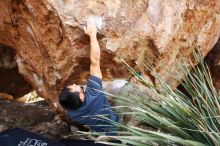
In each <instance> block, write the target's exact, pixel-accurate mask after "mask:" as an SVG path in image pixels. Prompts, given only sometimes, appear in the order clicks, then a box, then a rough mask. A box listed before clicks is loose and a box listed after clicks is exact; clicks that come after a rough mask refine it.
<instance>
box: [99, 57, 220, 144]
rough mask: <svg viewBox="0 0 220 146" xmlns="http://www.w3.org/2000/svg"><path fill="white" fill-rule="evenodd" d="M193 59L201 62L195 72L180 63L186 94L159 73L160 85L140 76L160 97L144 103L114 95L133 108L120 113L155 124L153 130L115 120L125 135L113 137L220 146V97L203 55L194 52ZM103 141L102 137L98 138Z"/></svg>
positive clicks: (133, 141)
mask: <svg viewBox="0 0 220 146" xmlns="http://www.w3.org/2000/svg"><path fill="white" fill-rule="evenodd" d="M194 59H195V60H196V61H197V62H198V63H199V65H198V66H197V67H196V68H194V69H193V71H190V70H189V69H188V65H186V63H184V62H181V61H180V62H178V63H179V70H180V71H181V72H182V74H183V75H184V78H185V79H184V81H179V80H178V79H177V81H178V82H179V83H180V84H181V85H182V87H183V88H184V93H183V92H182V91H180V90H178V89H175V90H173V89H172V88H171V87H170V86H169V85H168V84H167V83H166V82H165V81H164V80H163V78H161V77H160V76H159V75H158V74H156V73H155V78H156V79H157V80H158V81H159V82H160V88H157V87H154V86H152V85H148V84H147V82H145V80H144V79H143V78H142V77H141V76H138V75H137V76H138V77H139V79H141V80H142V82H143V83H144V84H145V85H146V86H148V88H149V89H151V90H154V91H155V90H156V91H157V94H156V96H157V98H158V99H159V100H155V101H151V102H145V99H143V98H141V97H134V98H132V99H130V98H129V99H127V98H126V97H121V96H115V98H116V99H117V100H119V101H120V102H121V103H123V105H127V107H128V108H129V109H130V110H131V111H130V112H126V113H121V114H127V113H129V114H131V115H132V116H135V117H136V118H138V119H140V120H141V121H142V122H143V123H145V124H147V125H150V126H151V127H154V130H147V129H140V128H138V127H131V126H128V125H125V124H121V123H114V124H116V125H118V127H120V129H121V132H123V133H124V134H122V135H118V136H113V137H110V138H112V139H116V140H120V141H122V142H124V143H126V144H132V145H138V146H139V145H154V144H155V143H157V144H159V145H174V144H180V145H186V146H189V145H192V146H199V145H201V146H203V145H209V146H220V110H219V108H220V98H219V95H218V94H217V92H216V90H215V88H214V86H213V83H212V79H211V76H210V72H209V70H208V67H207V65H206V64H205V63H204V60H203V58H202V57H201V56H200V55H196V53H194ZM125 64H126V63H125ZM188 64H191V65H192V62H188ZM128 67H129V66H128ZM129 70H130V71H131V72H132V73H133V74H135V75H136V73H135V71H134V70H132V69H131V68H129ZM173 78H175V76H173ZM148 96H151V95H147V94H146V98H147V97H148ZM134 103H135V104H134ZM125 133H126V134H125ZM100 141H102V139H99V142H100ZM105 143H107V144H111V145H113V144H114V143H111V142H105ZM114 145H123V144H114Z"/></svg>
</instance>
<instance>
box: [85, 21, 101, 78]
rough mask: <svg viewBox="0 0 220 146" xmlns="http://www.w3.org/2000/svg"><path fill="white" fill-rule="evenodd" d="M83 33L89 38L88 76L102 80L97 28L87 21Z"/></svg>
mask: <svg viewBox="0 0 220 146" xmlns="http://www.w3.org/2000/svg"><path fill="white" fill-rule="evenodd" d="M84 31H85V33H86V34H87V35H88V36H89V37H90V45H91V46H90V47H91V48H90V61H91V64H90V74H91V75H94V76H97V77H99V78H101V79H102V72H101V69H100V54H101V52H100V47H99V43H98V40H97V38H96V34H97V28H96V24H95V23H94V22H91V21H87V26H86V27H84Z"/></svg>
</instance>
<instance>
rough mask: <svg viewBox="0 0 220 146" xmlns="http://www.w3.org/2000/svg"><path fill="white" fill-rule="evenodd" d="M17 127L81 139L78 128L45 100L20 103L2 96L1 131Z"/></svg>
mask: <svg viewBox="0 0 220 146" xmlns="http://www.w3.org/2000/svg"><path fill="white" fill-rule="evenodd" d="M15 127H19V128H23V129H26V130H29V131H31V132H33V133H37V134H40V135H43V136H45V137H47V138H50V139H56V140H57V139H61V138H73V139H79V136H77V134H76V131H77V130H78V129H77V128H76V127H75V126H73V125H72V126H71V125H69V124H67V123H66V122H64V121H62V120H61V118H60V117H59V116H56V115H55V113H54V112H53V111H52V110H51V108H49V106H48V104H47V103H46V102H45V101H39V102H35V103H19V102H16V101H9V100H4V99H1V98H0V132H2V131H5V130H8V129H11V128H15ZM80 138H83V137H82V136H80Z"/></svg>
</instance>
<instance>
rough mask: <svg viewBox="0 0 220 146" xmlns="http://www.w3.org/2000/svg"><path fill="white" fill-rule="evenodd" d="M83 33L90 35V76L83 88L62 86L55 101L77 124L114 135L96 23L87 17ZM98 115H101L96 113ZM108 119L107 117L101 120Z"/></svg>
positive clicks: (115, 129) (114, 129) (112, 114)
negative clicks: (57, 99)
mask: <svg viewBox="0 0 220 146" xmlns="http://www.w3.org/2000/svg"><path fill="white" fill-rule="evenodd" d="M84 32H85V34H87V35H88V36H89V37H90V45H91V48H90V61H91V64H90V76H89V78H88V81H87V87H86V89H85V91H84V88H83V87H82V86H79V85H75V84H73V85H69V86H66V87H64V88H63V90H62V91H61V94H60V96H59V102H60V104H61V105H62V106H63V108H64V109H66V110H67V113H68V116H69V117H70V118H71V119H73V121H74V122H76V123H77V124H81V125H85V126H89V127H90V128H91V130H92V131H95V132H103V133H105V134H106V135H115V134H116V131H117V126H115V125H114V124H113V123H112V121H113V122H117V121H119V117H118V115H117V114H116V113H114V112H113V110H112V109H111V106H110V104H109V101H108V99H107V97H106V96H105V94H104V93H103V86H102V72H101V69H100V54H101V51H100V46H99V43H98V41H97V38H96V34H97V27H96V24H95V23H94V22H93V21H91V20H88V21H87V26H86V27H84ZM100 115H102V116H100ZM105 118H108V119H109V120H104V119H105Z"/></svg>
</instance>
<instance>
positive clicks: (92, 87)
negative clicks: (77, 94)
mask: <svg viewBox="0 0 220 146" xmlns="http://www.w3.org/2000/svg"><path fill="white" fill-rule="evenodd" d="M100 91H101V92H102V91H103V87H102V79H100V78H98V77H96V76H93V75H90V76H89V79H88V83H87V87H86V92H87V93H88V94H90V95H97V94H100V93H101V92H100Z"/></svg>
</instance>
